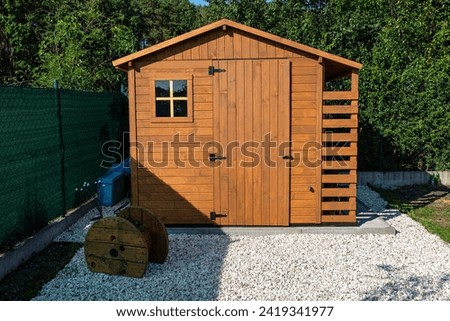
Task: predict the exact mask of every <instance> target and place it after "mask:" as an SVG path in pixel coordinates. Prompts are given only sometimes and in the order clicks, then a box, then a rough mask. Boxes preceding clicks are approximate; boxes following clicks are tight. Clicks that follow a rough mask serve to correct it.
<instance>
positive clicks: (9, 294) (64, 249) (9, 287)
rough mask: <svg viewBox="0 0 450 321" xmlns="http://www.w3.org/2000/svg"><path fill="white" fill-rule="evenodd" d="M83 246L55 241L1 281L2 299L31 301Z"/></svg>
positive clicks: (0, 293)
mask: <svg viewBox="0 0 450 321" xmlns="http://www.w3.org/2000/svg"><path fill="white" fill-rule="evenodd" d="M81 246H82V244H79V243H69V242H55V243H51V244H50V245H49V246H48V247H47V248H46V249H45V250H44V251H42V252H40V253H39V254H37V255H35V256H34V257H32V258H31V259H30V260H28V261H27V262H25V263H24V264H22V265H21V266H20V267H19V268H18V269H17V270H16V271H14V272H12V273H10V274H8V275H7V276H6V277H5V278H4V279H3V280H1V282H0V301H29V300H31V299H32V298H34V297H35V295H36V294H37V293H38V292H39V291H40V290H41V288H42V286H43V285H44V284H45V283H46V282H48V281H49V280H51V279H53V278H54V277H55V275H56V274H57V273H58V271H59V270H61V269H63V268H64V266H65V265H66V264H67V263H68V262H69V261H70V260H71V259H72V257H73V256H74V254H75V253H76V252H77V251H78V249H79V248H80V247H81Z"/></svg>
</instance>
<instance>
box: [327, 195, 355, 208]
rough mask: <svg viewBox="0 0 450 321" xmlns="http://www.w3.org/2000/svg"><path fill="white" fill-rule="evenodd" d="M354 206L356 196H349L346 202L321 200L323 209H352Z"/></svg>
mask: <svg viewBox="0 0 450 321" xmlns="http://www.w3.org/2000/svg"><path fill="white" fill-rule="evenodd" d="M355 206H356V198H355V197H351V198H350V200H349V201H348V202H322V210H323V211H341V210H342V211H344V210H352V209H354V208H355Z"/></svg>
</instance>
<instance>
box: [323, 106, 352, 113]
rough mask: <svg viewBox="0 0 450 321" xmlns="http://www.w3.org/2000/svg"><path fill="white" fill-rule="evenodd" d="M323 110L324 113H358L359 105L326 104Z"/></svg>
mask: <svg viewBox="0 0 450 321" xmlns="http://www.w3.org/2000/svg"><path fill="white" fill-rule="evenodd" d="M322 111H323V113H324V114H357V113H358V107H352V106H350V107H349V106H345V105H344V106H331V105H324V106H323V108H322Z"/></svg>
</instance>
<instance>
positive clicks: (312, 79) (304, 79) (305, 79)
mask: <svg viewBox="0 0 450 321" xmlns="http://www.w3.org/2000/svg"><path fill="white" fill-rule="evenodd" d="M291 83H292V84H293V85H295V84H316V83H317V75H315V74H314V75H303V74H292V80H291Z"/></svg>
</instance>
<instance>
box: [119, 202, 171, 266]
mask: <svg viewBox="0 0 450 321" xmlns="http://www.w3.org/2000/svg"><path fill="white" fill-rule="evenodd" d="M117 216H118V217H122V218H125V219H127V220H129V221H130V222H132V223H133V224H134V225H135V226H139V227H141V229H142V230H144V231H146V233H148V235H149V237H150V239H151V247H150V246H149V249H150V251H149V257H148V260H149V261H150V262H152V263H164V262H165V261H166V259H167V255H168V254H169V237H168V236H167V230H166V227H165V226H164V224H163V223H162V222H161V221H160V220H159V219H158V218H157V217H156V216H155V215H153V214H152V213H151V212H150V211H149V210H147V209H145V208H142V207H135V206H132V207H128V208H126V209H124V210H123V211H121V212H120V213H119V214H117Z"/></svg>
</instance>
